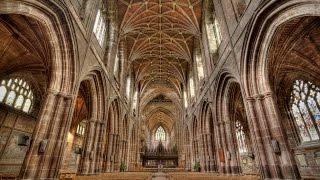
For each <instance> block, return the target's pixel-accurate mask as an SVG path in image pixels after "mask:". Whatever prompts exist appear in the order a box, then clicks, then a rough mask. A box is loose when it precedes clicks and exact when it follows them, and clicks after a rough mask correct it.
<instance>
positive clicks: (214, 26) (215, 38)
mask: <svg viewBox="0 0 320 180" xmlns="http://www.w3.org/2000/svg"><path fill="white" fill-rule="evenodd" d="M206 27H207V36H208V41H209V49H210V53H216V52H217V50H218V47H219V45H220V43H221V34H220V27H219V23H218V21H217V19H216V18H214V20H212V22H211V23H206Z"/></svg>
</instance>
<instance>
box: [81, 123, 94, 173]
mask: <svg viewBox="0 0 320 180" xmlns="http://www.w3.org/2000/svg"><path fill="white" fill-rule="evenodd" d="M94 129H95V121H94V120H93V119H90V120H89V121H88V123H87V131H86V136H85V142H84V144H83V152H82V159H81V163H80V173H81V174H90V173H91V172H90V162H91V160H92V154H93V153H92V143H93V142H94V141H93V136H94V131H95V130H94Z"/></svg>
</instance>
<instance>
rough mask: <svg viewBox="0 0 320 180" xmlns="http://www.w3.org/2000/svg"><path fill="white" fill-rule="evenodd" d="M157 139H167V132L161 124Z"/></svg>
mask: <svg viewBox="0 0 320 180" xmlns="http://www.w3.org/2000/svg"><path fill="white" fill-rule="evenodd" d="M156 140H157V141H165V140H166V132H165V131H164V129H163V127H162V126H159V127H158V129H157V131H156Z"/></svg>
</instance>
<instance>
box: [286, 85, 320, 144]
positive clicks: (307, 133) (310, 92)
mask: <svg viewBox="0 0 320 180" xmlns="http://www.w3.org/2000/svg"><path fill="white" fill-rule="evenodd" d="M291 110H292V114H293V116H294V119H295V122H296V125H297V128H298V130H299V133H300V136H301V140H302V141H303V142H307V141H313V140H318V139H319V136H320V133H319V129H320V128H319V127H320V89H319V87H317V86H315V85H314V84H312V83H311V82H305V81H303V80H296V81H295V82H294V84H293V90H292V93H291Z"/></svg>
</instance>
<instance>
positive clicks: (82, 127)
mask: <svg viewBox="0 0 320 180" xmlns="http://www.w3.org/2000/svg"><path fill="white" fill-rule="evenodd" d="M85 131H86V123H85V122H84V121H82V122H80V123H79V124H78V126H77V130H76V134H77V135H78V136H84V133H85Z"/></svg>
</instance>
